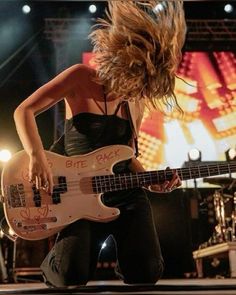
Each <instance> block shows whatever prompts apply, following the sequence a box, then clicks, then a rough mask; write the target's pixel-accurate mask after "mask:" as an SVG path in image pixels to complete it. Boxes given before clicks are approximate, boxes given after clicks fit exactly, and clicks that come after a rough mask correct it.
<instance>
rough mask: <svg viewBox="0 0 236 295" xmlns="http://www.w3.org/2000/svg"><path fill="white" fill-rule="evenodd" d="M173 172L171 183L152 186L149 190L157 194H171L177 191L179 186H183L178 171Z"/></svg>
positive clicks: (166, 182)
mask: <svg viewBox="0 0 236 295" xmlns="http://www.w3.org/2000/svg"><path fill="white" fill-rule="evenodd" d="M166 170H170V168H169V167H168V168H166ZM172 171H173V177H172V179H171V180H170V181H168V180H167V181H165V182H164V183H162V184H160V185H158V184H156V185H150V186H149V187H148V189H149V190H150V191H151V192H156V193H169V192H171V191H173V190H175V189H177V188H178V187H179V186H181V184H182V181H181V179H180V178H179V176H178V174H177V171H176V170H172Z"/></svg>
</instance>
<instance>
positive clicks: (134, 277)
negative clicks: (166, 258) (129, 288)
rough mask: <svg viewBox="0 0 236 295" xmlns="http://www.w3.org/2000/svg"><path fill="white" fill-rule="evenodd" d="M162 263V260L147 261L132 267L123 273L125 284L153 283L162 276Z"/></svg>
mask: <svg viewBox="0 0 236 295" xmlns="http://www.w3.org/2000/svg"><path fill="white" fill-rule="evenodd" d="M163 270H164V263H163V261H162V260H160V261H158V262H157V263H153V262H151V263H148V264H146V265H139V267H137V266H136V267H133V268H131V269H129V271H126V272H125V273H124V275H123V276H124V282H125V283H126V284H155V283H156V282H157V281H158V280H159V279H160V278H161V276H162V274H163Z"/></svg>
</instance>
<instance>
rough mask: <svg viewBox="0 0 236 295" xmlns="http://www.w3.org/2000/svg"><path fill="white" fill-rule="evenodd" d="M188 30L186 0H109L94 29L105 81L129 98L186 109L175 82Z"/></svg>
mask: <svg viewBox="0 0 236 295" xmlns="http://www.w3.org/2000/svg"><path fill="white" fill-rule="evenodd" d="M160 5H162V6H160ZM185 34H186V23H185V17H184V10H183V1H178V0H176V1H158V0H149V1H133V0H118V1H112V0H108V10H107V11H106V19H98V23H97V25H96V27H95V30H94V31H93V32H92V33H91V34H90V38H91V41H92V44H93V45H94V53H95V60H94V61H95V64H96V67H97V74H98V80H99V82H100V83H101V84H103V85H104V86H105V87H106V89H107V92H113V93H115V94H116V95H118V96H119V97H121V98H123V99H127V100H129V99H131V100H134V99H135V100H140V99H143V98H144V99H145V102H146V103H147V104H148V105H149V106H150V105H151V106H152V107H154V108H155V109H158V108H160V106H161V105H162V103H164V104H165V105H169V106H171V107H176V108H177V109H179V110H181V108H180V107H179V105H178V102H177V99H176V96H175V94H174V87H175V73H176V70H177V67H178V65H179V63H180V61H181V58H182V54H181V49H182V47H183V45H184V41H185Z"/></svg>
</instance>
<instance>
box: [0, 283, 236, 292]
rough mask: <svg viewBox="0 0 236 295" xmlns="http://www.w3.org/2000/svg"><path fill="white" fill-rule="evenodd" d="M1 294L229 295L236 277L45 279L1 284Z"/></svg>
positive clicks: (235, 290)
mask: <svg viewBox="0 0 236 295" xmlns="http://www.w3.org/2000/svg"><path fill="white" fill-rule="evenodd" d="M0 294H4V295H16V294H17V295H21V294H35V295H42V294H44V295H48V294H61V295H63V294H78V295H80V294H101V295H103V294H104V295H105V294H106V295H107V294H111V295H114V294H147V295H148V294H157V295H190V294H194V295H198V294H199V295H200V294H201V295H204V294H206V295H207V294H212V295H227V294H236V279H174V280H167V279H164V280H160V281H159V282H158V283H157V284H156V285H152V286H149V285H137V286H130V285H125V284H123V283H122V282H119V281H92V282H90V283H89V284H88V285H87V286H86V287H77V288H73V289H65V288H48V287H47V286H46V285H45V284H44V283H21V284H19V283H17V284H2V285H1V286H0Z"/></svg>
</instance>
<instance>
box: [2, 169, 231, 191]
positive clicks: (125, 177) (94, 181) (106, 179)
mask: <svg viewBox="0 0 236 295" xmlns="http://www.w3.org/2000/svg"><path fill="white" fill-rule="evenodd" d="M229 166H230V170H231V169H234V168H236V164H227V165H221V166H219V165H210V166H206V165H200V166H195V167H191V168H177V169H171V170H170V171H169V170H168V171H166V170H159V171H145V172H137V173H127V174H109V175H96V176H93V177H84V178H89V180H90V181H88V183H87V184H85V185H83V188H86V187H87V188H88V187H91V186H92V187H93V188H94V186H102V187H104V188H105V186H111V185H114V186H117V185H120V186H122V185H124V183H127V182H129V181H130V182H132V180H133V179H134V178H136V179H135V180H134V182H137V185H136V184H135V185H134V186H131V187H138V186H140V185H144V184H145V182H148V181H151V180H153V177H155V178H158V180H159V178H162V177H158V174H161V176H164V178H166V177H167V178H168V177H170V176H172V175H173V172H174V170H176V171H177V172H178V171H182V172H181V173H180V174H181V176H182V180H184V177H183V176H188V175H191V174H193V173H191V169H192V168H195V169H196V170H200V169H201V168H205V167H207V168H208V169H209V167H210V170H212V169H213V167H216V168H220V169H221V171H220V173H219V174H225V173H229V171H228V169H227V170H226V171H223V169H224V168H229ZM189 171H190V172H189ZM198 172H201V176H199V177H195V178H202V177H204V175H202V174H203V172H202V171H198ZM198 174H199V173H198ZM209 175H210V173H209V171H207V173H206V176H209ZM214 175H215V174H214ZM210 176H212V175H210ZM192 178H193V179H194V177H192ZM111 179H112V181H111ZM120 180H121V181H120ZM138 180H141V181H140V182H139V183H138ZM165 180H166V179H161V180H160V181H159V182H158V183H163V182H164V181H165ZM99 182H100V183H99ZM75 183H76V184H77V185H78V180H77V179H75V180H73V181H67V182H65V183H64V182H61V183H59V184H58V186H59V187H58V188H57V190H56V192H57V193H63V192H65V191H64V189H63V188H61V187H60V186H63V185H67V184H68V185H70V186H72V185H73V184H75ZM7 187H10V186H6V188H7ZM17 190H18V188H17ZM17 190H15V191H17ZM117 190H118V189H117ZM24 192H25V193H29V192H31V193H32V190H29V191H24Z"/></svg>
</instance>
